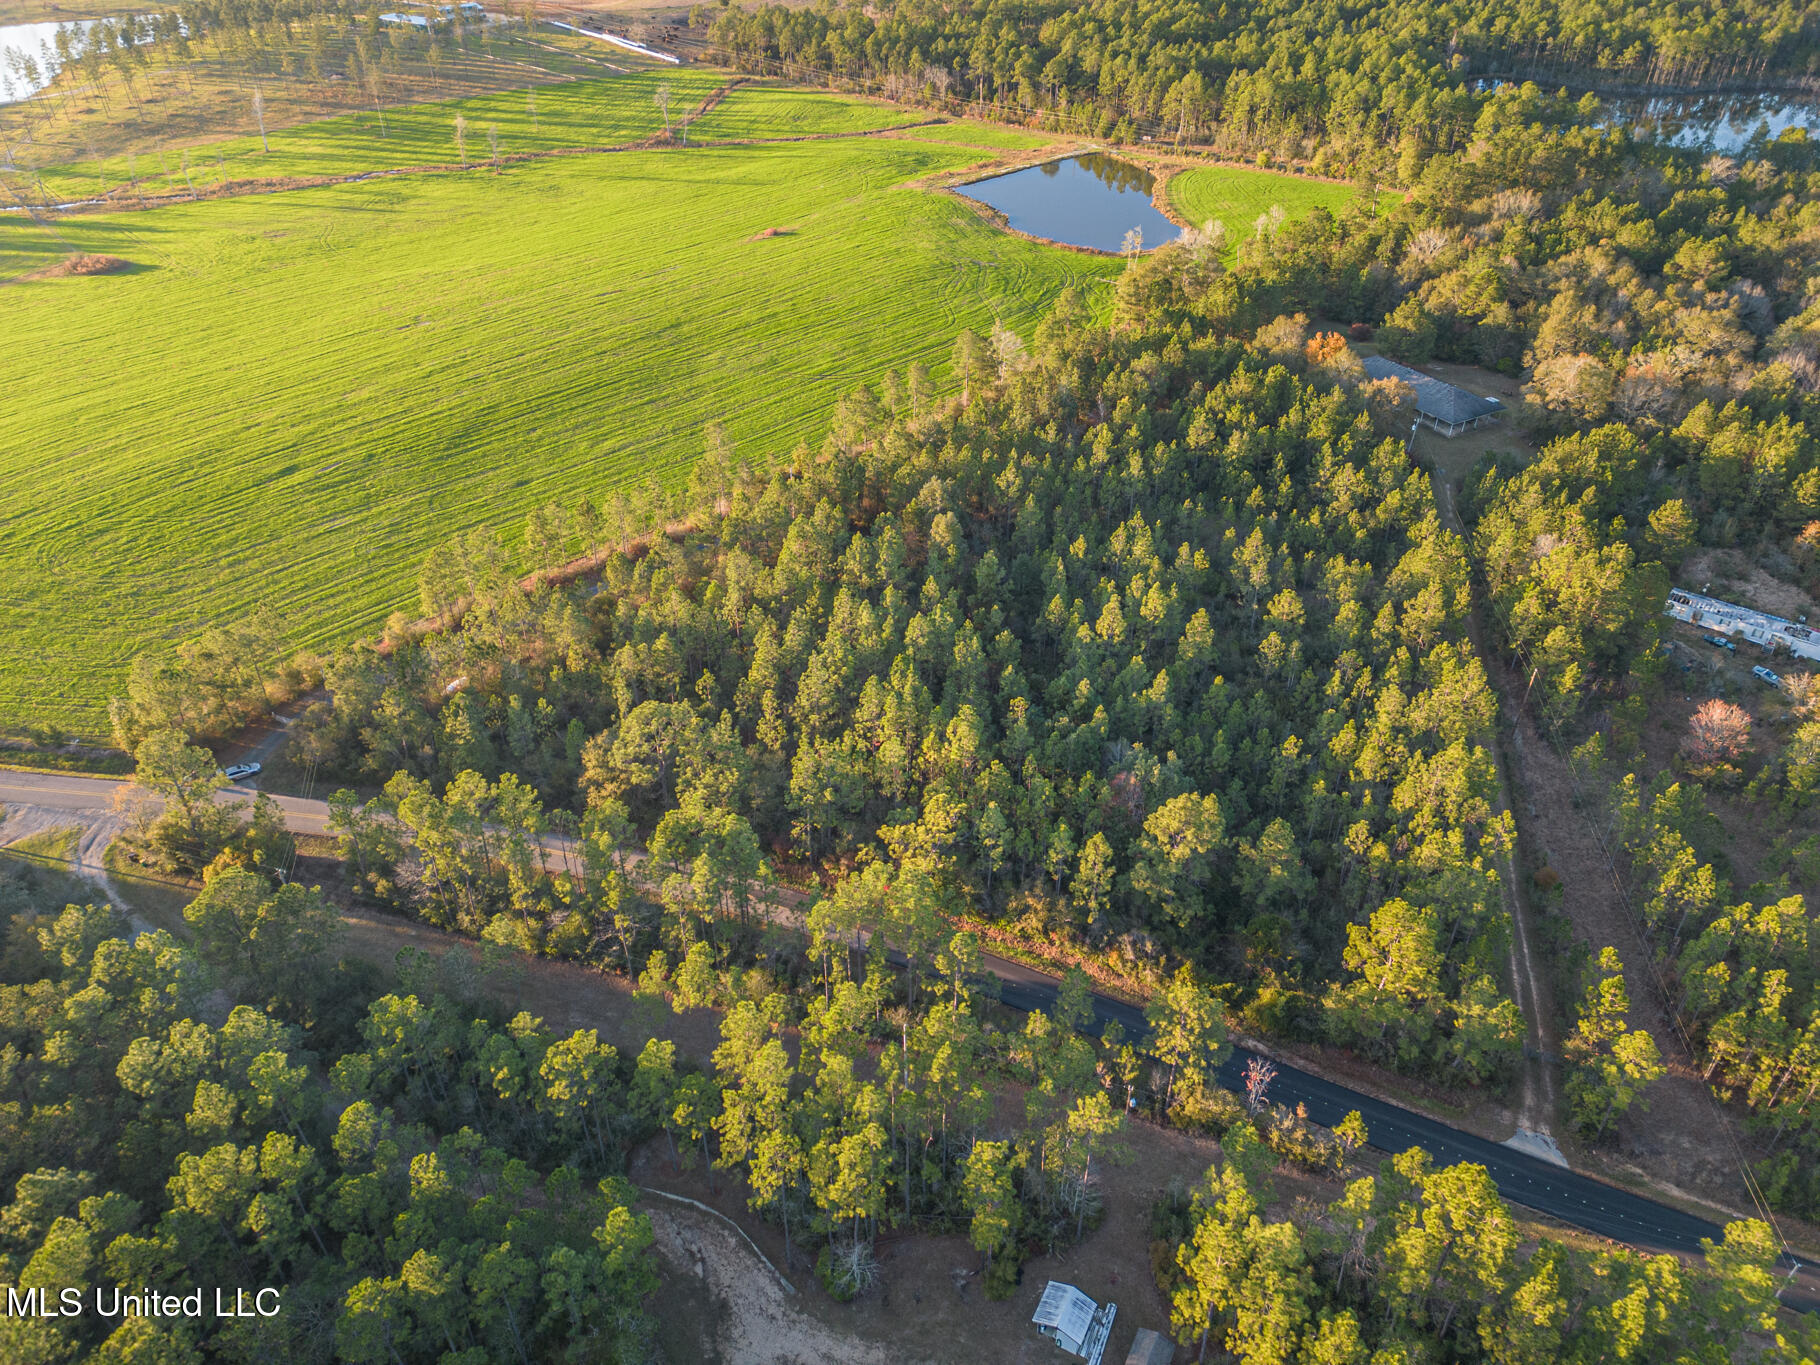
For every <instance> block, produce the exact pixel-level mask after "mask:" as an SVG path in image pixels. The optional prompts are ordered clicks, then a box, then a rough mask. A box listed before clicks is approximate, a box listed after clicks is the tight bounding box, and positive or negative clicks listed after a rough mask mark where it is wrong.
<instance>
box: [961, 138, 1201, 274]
mask: <svg viewBox="0 0 1820 1365" xmlns="http://www.w3.org/2000/svg"><path fill="white" fill-rule="evenodd" d="M1153 183H1154V182H1153V180H1152V177H1151V175H1150V172H1149V171H1146V170H1144V169H1143V168H1142V167H1139V166H1134V165H1132V164H1131V163H1130V162H1129V161H1120V160H1118V159H1117V158H1116V157H1110V156H1101V155H1099V154H1098V153H1094V154H1091V155H1088V156H1071V157H1069V158H1068V159H1067V160H1066V161H1045V162H1044V163H1043V164H1042V165H1040V166H1029V167H1026V168H1025V169H1024V170H1021V171H1012V172H1010V173H1009V174H1007V175H995V176H993V177H992V178H991V179H990V180H976V181H974V182H973V183H972V184H971V185H959V186H956V187H955V193H957V194H963V195H965V196H966V197H967V198H969V199H977V200H979V202H980V203H982V204H990V205H991V206H992V207H993V208H995V209H997V210H998V211H999V212H1000V213H1002V214H1004V215H1005V218H1006V221H1008V222H1009V223H1010V224H1011V226H1012V227H1014V228H1016V229H1017V230H1018V231H1019V232H1027V233H1029V234H1030V235H1031V236H1032V237H1047V238H1049V240H1051V241H1054V242H1066V243H1067V244H1068V245H1069V246H1085V247H1092V248H1094V249H1095V250H1096V251H1122V250H1124V246H1125V234H1126V233H1128V232H1130V231H1132V229H1134V228H1135V229H1136V230H1137V231H1139V232H1141V233H1142V234H1143V244H1144V246H1145V247H1146V248H1149V247H1153V246H1162V245H1163V243H1165V242H1173V241H1174V240H1175V239H1176V238H1177V237H1178V236H1180V235H1181V231H1182V230H1181V228H1179V227H1177V226H1176V225H1175V224H1174V223H1172V222H1170V221H1169V220H1168V219H1167V218H1165V217H1164V216H1163V215H1162V214H1160V213H1158V212H1157V209H1156V205H1154V204H1152V203H1151V202H1150V190H1151V185H1152V184H1153Z"/></svg>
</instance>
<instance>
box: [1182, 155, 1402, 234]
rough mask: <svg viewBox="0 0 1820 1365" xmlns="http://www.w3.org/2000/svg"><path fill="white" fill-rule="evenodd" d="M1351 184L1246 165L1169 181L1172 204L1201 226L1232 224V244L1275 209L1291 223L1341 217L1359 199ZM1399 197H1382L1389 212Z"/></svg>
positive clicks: (1202, 170)
mask: <svg viewBox="0 0 1820 1365" xmlns="http://www.w3.org/2000/svg"><path fill="white" fill-rule="evenodd" d="M1353 193H1354V191H1353V188H1352V186H1350V185H1336V184H1332V183H1330V182H1328V181H1325V180H1310V179H1308V178H1306V177H1304V176H1299V175H1285V174H1283V173H1281V172H1279V171H1254V170H1248V169H1246V168H1244V167H1242V166H1202V167H1198V168H1196V169H1195V170H1191V171H1183V172H1182V173H1181V174H1180V175H1177V176H1175V177H1173V178H1172V179H1171V180H1170V181H1169V187H1168V195H1169V203H1170V205H1171V206H1172V207H1173V208H1174V209H1175V211H1176V212H1177V213H1179V214H1181V215H1182V217H1184V218H1186V219H1187V220H1188V221H1189V222H1190V223H1193V224H1194V225H1195V226H1196V227H1200V226H1202V225H1203V224H1205V223H1206V222H1207V221H1208V220H1209V219H1212V220H1213V221H1215V222H1221V223H1224V224H1226V239H1227V241H1228V242H1237V241H1238V240H1239V239H1241V238H1243V237H1248V236H1250V235H1251V231H1252V225H1253V224H1254V223H1256V222H1257V220H1258V216H1259V215H1260V214H1265V213H1269V212H1270V210H1271V208H1272V207H1273V206H1275V205H1279V204H1280V205H1281V206H1282V208H1283V212H1284V213H1286V214H1288V215H1289V216H1290V217H1291V218H1300V217H1302V216H1303V215H1304V214H1306V213H1308V212H1310V211H1311V210H1314V209H1317V208H1321V209H1326V210H1327V211H1328V212H1329V213H1338V212H1339V211H1340V210H1341V209H1343V208H1344V207H1346V204H1347V201H1348V200H1350V199H1351V198H1352V197H1353ZM1396 197H1397V196H1395V195H1394V194H1392V195H1389V196H1385V195H1380V196H1379V200H1378V205H1379V208H1380V210H1381V209H1383V208H1384V207H1385V206H1386V204H1387V202H1390V201H1394V200H1395V198H1396Z"/></svg>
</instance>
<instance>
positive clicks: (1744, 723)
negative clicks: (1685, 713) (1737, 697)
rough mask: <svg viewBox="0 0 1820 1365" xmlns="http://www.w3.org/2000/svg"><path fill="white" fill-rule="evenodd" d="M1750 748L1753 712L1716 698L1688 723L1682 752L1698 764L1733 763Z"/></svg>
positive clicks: (1703, 704) (1705, 704)
mask: <svg viewBox="0 0 1820 1365" xmlns="http://www.w3.org/2000/svg"><path fill="white" fill-rule="evenodd" d="M1749 748H1750V713H1749V712H1748V711H1746V710H1745V709H1744V708H1743V707H1742V706H1737V705H1734V704H1733V703H1732V702H1729V701H1721V700H1720V699H1719V698H1717V697H1714V698H1713V699H1712V700H1711V701H1709V702H1703V703H1702V704H1701V706H1700V709H1699V710H1697V711H1695V712H1694V714H1693V718H1692V719H1690V720H1689V721H1688V723H1687V734H1686V736H1685V737H1684V738H1683V739H1682V740H1681V752H1682V753H1684V754H1686V755H1687V757H1688V758H1689V759H1690V760H1691V761H1692V762H1694V763H1698V764H1708V763H1730V762H1732V761H1733V760H1735V759H1738V758H1741V757H1743V755H1744V754H1745V752H1746V751H1747V750H1749Z"/></svg>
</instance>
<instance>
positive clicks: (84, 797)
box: [0, 770, 1820, 1311]
mask: <svg viewBox="0 0 1820 1365" xmlns="http://www.w3.org/2000/svg"><path fill="white" fill-rule="evenodd" d="M121 786H122V784H121V783H120V782H117V781H113V780H109V779H106V778H95V777H77V776H67V775H61V774H58V775H51V774H40V773H20V772H9V771H4V770H0V806H4V805H6V804H7V803H8V802H13V803H18V804H26V805H34V806H41V807H48V808H51V809H54V810H68V811H72V812H81V811H108V810H111V809H112V808H113V802H114V797H115V794H116V793H117V792H118V791H119V790H120V788H121ZM252 793H253V789H252V788H250V787H244V786H241V787H231V788H229V789H227V790H226V791H224V792H221V793H220V794H219V798H218V799H221V800H245V799H247V798H249V797H250V796H251V795H252ZM273 800H275V801H276V802H277V803H278V805H279V807H280V809H282V810H283V811H284V814H285V824H286V826H287V827H288V828H290V829H291V830H292V831H293V832H295V833H299V834H323V833H327V831H328V824H327V820H328V807H327V805H326V804H325V803H324V802H321V801H312V800H304V799H302V798H300V797H293V796H274V797H273ZM987 969H988V970H989V971H991V973H992V974H993V975H994V976H996V977H998V978H999V980H1000V983H1001V986H1000V996H1001V998H1002V999H1003V1001H1004V1003H1005V1004H1007V1005H1010V1006H1011V1007H1013V1008H1015V1009H1023V1010H1030V1009H1042V1008H1047V1007H1050V1006H1053V1004H1054V1002H1055V995H1056V981H1055V978H1053V977H1051V976H1047V975H1044V974H1043V973H1041V972H1039V971H1036V970H1034V969H1033V968H1030V967H1026V966H1024V965H1022V964H1021V963H1017V962H1011V961H1008V960H1006V959H1003V958H996V957H988V958H987ZM1093 1004H1094V1011H1095V1014H1096V1016H1097V1017H1098V1019H1099V1020H1100V1021H1101V1022H1109V1021H1111V1020H1115V1019H1116V1020H1117V1021H1118V1022H1119V1023H1120V1024H1122V1025H1124V1027H1125V1030H1126V1033H1127V1034H1128V1035H1130V1036H1137V1035H1138V1034H1140V1033H1141V1032H1142V1031H1143V1029H1144V1016H1143V1013H1142V1011H1140V1010H1139V1009H1137V1008H1136V1007H1135V1006H1133V1005H1128V1004H1126V1003H1125V1002H1123V1001H1120V1000H1113V999H1110V998H1108V997H1106V996H1099V995H1096V996H1095V997H1094V998H1093ZM1253 1055H1254V1054H1252V1053H1250V1052H1247V1051H1246V1050H1244V1049H1243V1048H1237V1047H1235V1048H1234V1049H1233V1050H1232V1056H1231V1057H1230V1058H1228V1060H1227V1062H1226V1064H1225V1066H1224V1067H1223V1068H1222V1069H1221V1073H1220V1080H1221V1083H1222V1084H1224V1085H1226V1086H1227V1087H1229V1088H1230V1089H1232V1090H1235V1091H1241V1092H1242V1091H1243V1090H1244V1070H1245V1064H1246V1063H1247V1062H1248V1061H1250V1060H1251V1058H1252V1056H1253ZM1272 1064H1273V1065H1274V1066H1275V1067H1276V1068H1277V1075H1276V1079H1275V1080H1274V1081H1273V1082H1272V1083H1271V1087H1270V1091H1269V1098H1270V1099H1271V1100H1272V1101H1274V1102H1276V1103H1278V1104H1288V1105H1295V1104H1304V1105H1306V1106H1307V1107H1308V1117H1309V1118H1310V1119H1312V1120H1314V1121H1315V1122H1316V1123H1318V1124H1321V1125H1323V1126H1324V1127H1328V1128H1331V1127H1333V1126H1334V1125H1335V1124H1337V1123H1339V1121H1340V1120H1341V1119H1343V1118H1345V1116H1346V1115H1347V1113H1348V1112H1350V1111H1351V1110H1354V1109H1356V1110H1358V1111H1359V1114H1360V1116H1361V1117H1362V1118H1363V1119H1364V1120H1365V1126H1366V1128H1367V1129H1368V1130H1369V1132H1370V1134H1371V1145H1372V1146H1374V1147H1377V1148H1379V1149H1380V1150H1383V1151H1387V1152H1402V1151H1406V1150H1408V1149H1409V1148H1411V1147H1420V1148H1422V1149H1423V1150H1424V1151H1426V1152H1427V1153H1428V1154H1429V1155H1430V1156H1431V1157H1432V1158H1433V1159H1434V1162H1435V1164H1436V1165H1437V1166H1446V1165H1452V1164H1453V1163H1455V1162H1461V1161H1470V1162H1476V1163H1477V1164H1479V1165H1481V1166H1483V1167H1485V1169H1486V1170H1487V1171H1488V1172H1489V1173H1490V1175H1491V1178H1492V1179H1493V1180H1494V1181H1495V1182H1497V1186H1498V1190H1499V1192H1500V1193H1501V1194H1502V1195H1503V1196H1504V1197H1505V1198H1506V1199H1508V1200H1510V1201H1511V1202H1512V1203H1513V1204H1521V1205H1523V1206H1524V1207H1525V1208H1529V1209H1534V1210H1535V1211H1537V1212H1538V1213H1544V1214H1547V1215H1549V1216H1551V1217H1554V1218H1558V1219H1560V1220H1561V1221H1562V1222H1564V1223H1570V1224H1572V1225H1573V1226H1575V1227H1579V1228H1584V1229H1585V1230H1586V1231H1588V1232H1591V1233H1595V1234H1597V1235H1599V1236H1601V1237H1608V1238H1610V1239H1611V1240H1613V1241H1615V1242H1624V1243H1626V1244H1628V1245H1630V1246H1634V1247H1636V1248H1638V1249H1639V1250H1641V1251H1648V1252H1664V1251H1667V1252H1677V1253H1681V1254H1684V1255H1685V1254H1694V1255H1697V1254H1698V1253H1699V1250H1700V1239H1701V1238H1703V1237H1707V1238H1713V1239H1715V1240H1717V1239H1719V1238H1721V1237H1723V1236H1724V1230H1723V1229H1722V1228H1721V1227H1720V1226H1719V1225H1718V1224H1717V1223H1712V1222H1708V1221H1707V1220H1706V1219H1703V1218H1697V1217H1695V1216H1694V1215H1692V1214H1689V1213H1683V1212H1682V1211H1680V1210H1679V1209H1674V1208H1670V1207H1669V1206H1668V1205H1666V1204H1660V1203H1657V1202H1656V1201H1655V1200H1652V1199H1645V1198H1644V1197H1643V1196H1641V1195H1637V1194H1632V1193H1630V1192H1629V1191H1628V1190H1622V1189H1619V1188H1617V1187H1616V1186H1614V1185H1608V1184H1606V1183H1604V1182H1603V1181H1599V1180H1594V1179H1592V1178H1590V1177H1588V1176H1584V1175H1580V1174H1578V1173H1576V1172H1574V1171H1569V1170H1565V1169H1563V1168H1561V1167H1559V1166H1554V1165H1551V1164H1549V1163H1548V1162H1545V1161H1540V1160H1538V1159H1537V1158H1535V1157H1532V1156H1529V1155H1526V1154H1525V1153H1523V1152H1519V1151H1516V1150H1514V1149H1513V1148H1510V1147H1506V1146H1504V1145H1502V1144H1501V1143H1496V1142H1492V1141H1490V1140H1488V1139H1486V1138H1482V1137H1478V1136H1476V1135H1475V1134H1472V1133H1468V1132H1464V1131H1462V1130H1461V1129H1458V1128H1454V1127H1450V1126H1449V1125H1447V1124H1445V1123H1441V1122H1439V1121H1438V1120H1435V1119H1431V1118H1428V1117H1426V1116H1424V1115H1421V1114H1417V1113H1415V1112H1413V1111H1412V1110H1408V1109H1405V1108H1403V1107H1402V1106H1401V1105H1395V1104H1390V1103H1388V1102H1386V1101H1384V1100H1379V1099H1373V1098H1372V1097H1371V1096H1369V1095H1361V1094H1359V1093H1357V1092H1356V1091H1352V1090H1348V1089H1346V1088H1345V1087H1344V1086H1340V1085H1335V1084H1333V1083H1332V1082H1331V1081H1324V1080H1322V1079H1321V1078H1320V1077H1318V1076H1312V1075H1309V1074H1308V1073H1307V1072H1305V1071H1301V1070H1298V1069H1297V1068H1295V1067H1293V1066H1290V1065H1288V1064H1287V1063H1285V1062H1280V1061H1275V1060H1274V1059H1272ZM1785 1267H1786V1268H1793V1263H1792V1262H1787V1263H1785ZM1783 1301H1784V1302H1785V1303H1787V1304H1788V1305H1789V1306H1791V1307H1799V1308H1802V1309H1804V1310H1807V1311H1814V1310H1816V1309H1820V1274H1816V1273H1815V1271H1814V1270H1811V1269H1808V1268H1806V1267H1802V1268H1801V1269H1800V1271H1799V1272H1798V1273H1797V1274H1796V1276H1795V1278H1794V1280H1793V1281H1792V1282H1791V1283H1790V1285H1789V1286H1788V1288H1787V1290H1786V1292H1785V1293H1784V1294H1783Z"/></svg>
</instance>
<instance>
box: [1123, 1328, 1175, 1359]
mask: <svg viewBox="0 0 1820 1365" xmlns="http://www.w3.org/2000/svg"><path fill="white" fill-rule="evenodd" d="M1174 1361H1175V1343H1174V1342H1173V1341H1171V1340H1170V1339H1169V1338H1168V1337H1166V1336H1164V1335H1163V1334H1162V1333H1161V1332H1153V1331H1151V1330H1150V1329H1149V1328H1148V1327H1140V1328H1138V1334H1137V1339H1136V1340H1135V1341H1133V1342H1132V1343H1131V1349H1130V1351H1128V1352H1126V1354H1125V1365H1174Z"/></svg>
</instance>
